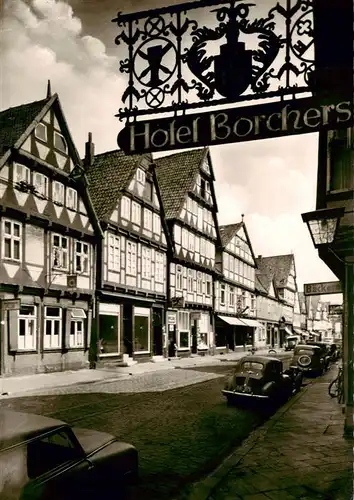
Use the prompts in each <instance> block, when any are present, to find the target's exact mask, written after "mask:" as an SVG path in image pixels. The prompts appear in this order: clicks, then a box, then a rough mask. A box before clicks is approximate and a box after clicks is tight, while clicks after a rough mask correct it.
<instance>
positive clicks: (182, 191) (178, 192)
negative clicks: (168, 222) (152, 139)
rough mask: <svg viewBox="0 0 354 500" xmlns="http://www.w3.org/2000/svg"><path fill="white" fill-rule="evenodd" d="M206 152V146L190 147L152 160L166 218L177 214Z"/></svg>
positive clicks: (191, 187)
mask: <svg viewBox="0 0 354 500" xmlns="http://www.w3.org/2000/svg"><path fill="white" fill-rule="evenodd" d="M206 154H208V148H203V149H192V150H189V151H185V152H182V153H175V154H172V155H169V156H163V157H161V158H156V159H155V160H154V163H155V165H156V175H157V180H158V183H159V187H160V192H161V198H162V203H163V206H164V210H165V215H166V218H167V219H174V218H177V217H178V216H179V214H180V211H181V209H182V206H183V203H184V200H185V197H186V195H187V194H188V192H189V191H191V190H192V189H193V186H194V183H195V180H196V176H197V174H198V173H199V169H200V166H201V163H202V161H203V159H204V157H205V156H206Z"/></svg>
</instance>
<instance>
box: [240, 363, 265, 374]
mask: <svg viewBox="0 0 354 500" xmlns="http://www.w3.org/2000/svg"><path fill="white" fill-rule="evenodd" d="M242 370H245V371H248V372H250V371H251V372H260V371H262V370H263V364H262V363H257V362H256V361H245V362H244V363H242Z"/></svg>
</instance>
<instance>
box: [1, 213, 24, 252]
mask: <svg viewBox="0 0 354 500" xmlns="http://www.w3.org/2000/svg"><path fill="white" fill-rule="evenodd" d="M2 243H3V244H2V256H3V258H4V259H11V260H16V261H20V260H21V253H22V225H21V224H19V223H18V222H15V221H11V220H8V219H3V221H2Z"/></svg>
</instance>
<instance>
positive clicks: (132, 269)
mask: <svg viewBox="0 0 354 500" xmlns="http://www.w3.org/2000/svg"><path fill="white" fill-rule="evenodd" d="M126 271H127V274H129V275H130V276H136V243H133V242H132V241H128V242H127V265H126Z"/></svg>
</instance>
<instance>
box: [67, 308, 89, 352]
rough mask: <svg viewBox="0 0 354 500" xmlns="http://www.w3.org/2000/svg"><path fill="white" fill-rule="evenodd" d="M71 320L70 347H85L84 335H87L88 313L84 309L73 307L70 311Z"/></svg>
mask: <svg viewBox="0 0 354 500" xmlns="http://www.w3.org/2000/svg"><path fill="white" fill-rule="evenodd" d="M70 314H71V321H70V339H69V346H70V347H84V335H85V323H84V321H85V318H86V314H85V311H84V310H83V309H78V308H75V309H72V310H71V311H70Z"/></svg>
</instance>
